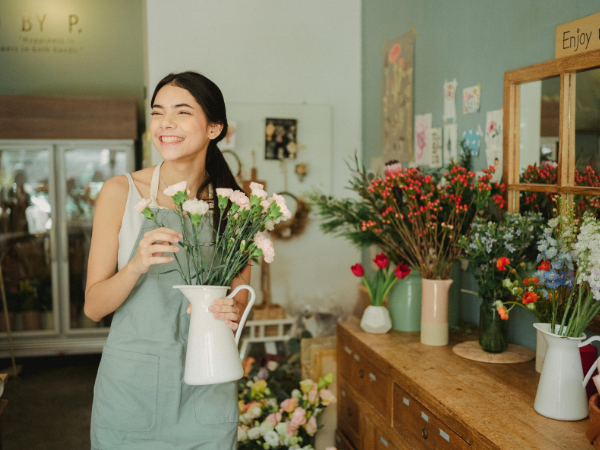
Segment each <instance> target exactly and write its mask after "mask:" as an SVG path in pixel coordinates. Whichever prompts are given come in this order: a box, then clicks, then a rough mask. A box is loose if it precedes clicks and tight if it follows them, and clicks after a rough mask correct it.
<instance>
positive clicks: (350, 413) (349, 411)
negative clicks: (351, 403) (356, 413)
mask: <svg viewBox="0 0 600 450" xmlns="http://www.w3.org/2000/svg"><path fill="white" fill-rule="evenodd" d="M346 413H348V417H352V408H348V409H347V410H346Z"/></svg>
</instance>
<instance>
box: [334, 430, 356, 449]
mask: <svg viewBox="0 0 600 450" xmlns="http://www.w3.org/2000/svg"><path fill="white" fill-rule="evenodd" d="M335 448H336V449H337V450H356V449H355V448H354V446H353V445H352V444H351V443H350V442H348V439H346V437H345V436H344V434H343V433H342V432H341V431H340V430H336V431H335Z"/></svg>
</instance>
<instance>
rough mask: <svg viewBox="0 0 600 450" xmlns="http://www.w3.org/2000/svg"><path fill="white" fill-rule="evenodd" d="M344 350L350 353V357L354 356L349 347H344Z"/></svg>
mask: <svg viewBox="0 0 600 450" xmlns="http://www.w3.org/2000/svg"><path fill="white" fill-rule="evenodd" d="M344 350H346V353H348V354H349V355H351V354H352V350H350V349H349V348H348V347H344Z"/></svg>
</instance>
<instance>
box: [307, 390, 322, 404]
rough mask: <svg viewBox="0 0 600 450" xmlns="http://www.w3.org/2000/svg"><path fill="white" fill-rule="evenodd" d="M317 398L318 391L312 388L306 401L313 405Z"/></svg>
mask: <svg viewBox="0 0 600 450" xmlns="http://www.w3.org/2000/svg"><path fill="white" fill-rule="evenodd" d="M318 398H319V391H317V390H316V389H312V390H311V391H310V392H309V393H308V401H309V402H310V403H312V404H313V405H314V404H315V403H317V400H318Z"/></svg>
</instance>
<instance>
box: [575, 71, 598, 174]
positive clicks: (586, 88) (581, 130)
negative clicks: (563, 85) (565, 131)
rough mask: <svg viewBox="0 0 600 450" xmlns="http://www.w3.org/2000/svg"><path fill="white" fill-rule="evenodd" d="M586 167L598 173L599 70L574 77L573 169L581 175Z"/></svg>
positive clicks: (581, 73) (580, 73)
mask: <svg viewBox="0 0 600 450" xmlns="http://www.w3.org/2000/svg"><path fill="white" fill-rule="evenodd" d="M588 166H591V167H592V169H593V171H594V172H595V173H599V172H600V69H592V70H586V71H584V72H579V73H577V75H576V95H575V168H576V170H577V171H578V172H580V173H581V172H584V171H585V170H586V168H587V167H588ZM582 175H583V174H582ZM576 178H577V175H576Z"/></svg>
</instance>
